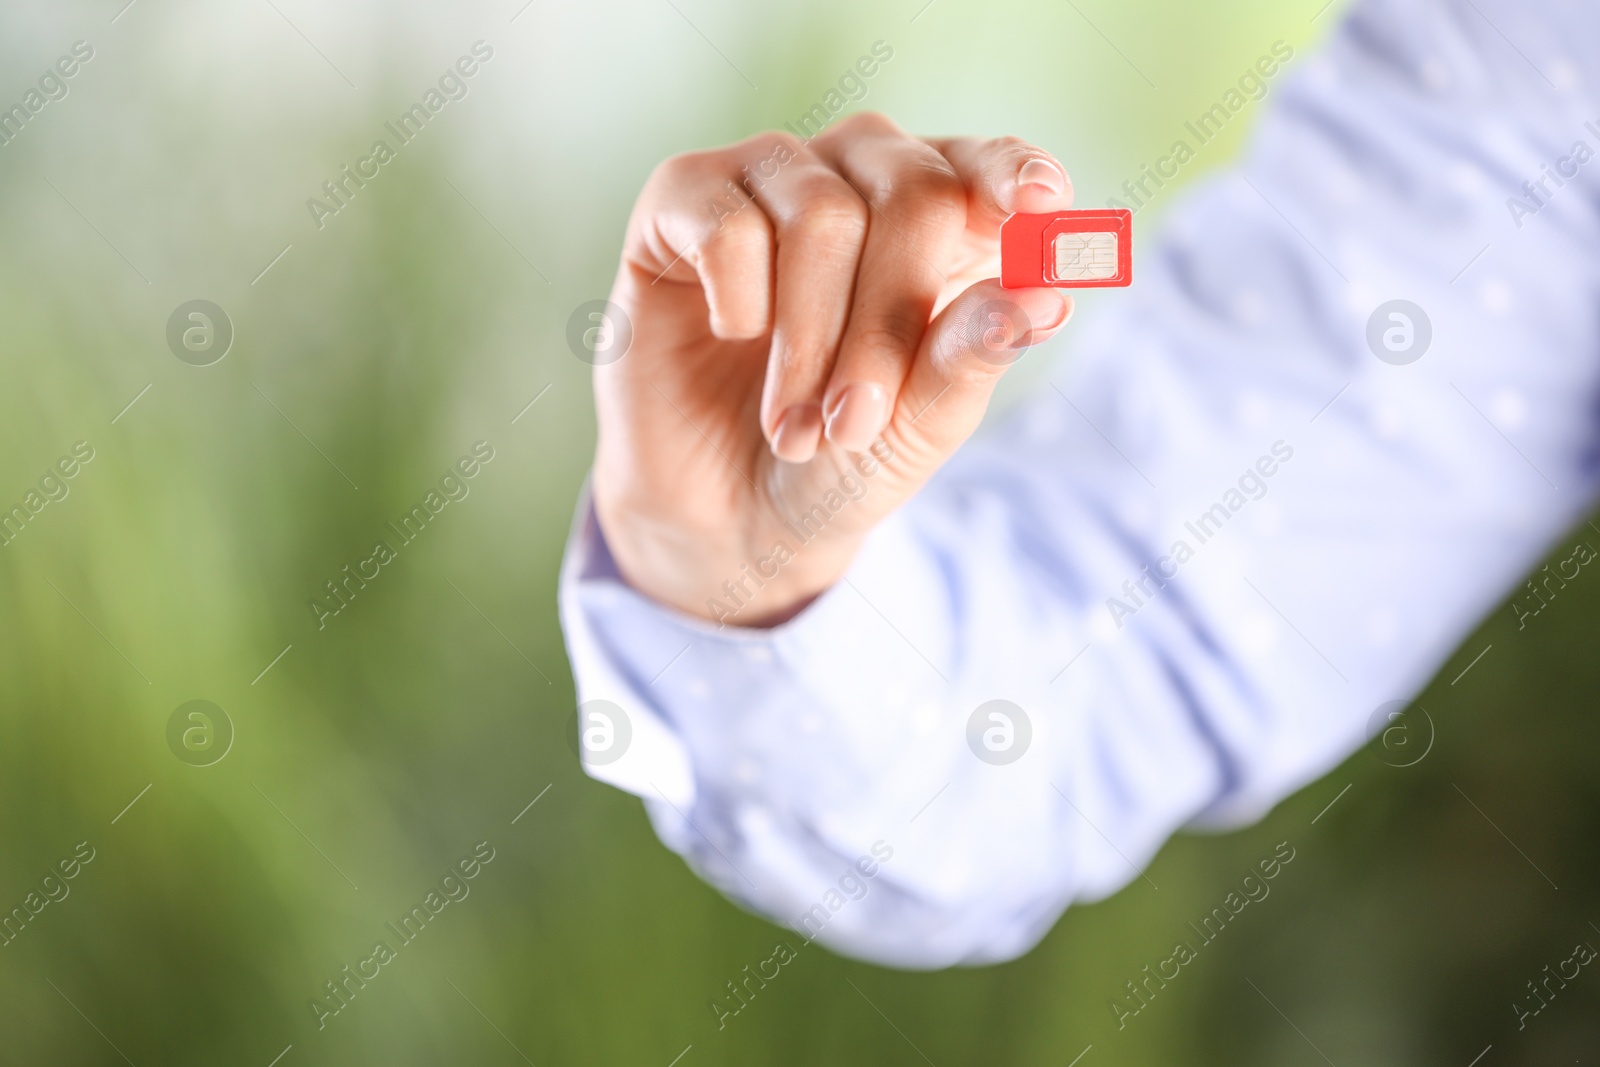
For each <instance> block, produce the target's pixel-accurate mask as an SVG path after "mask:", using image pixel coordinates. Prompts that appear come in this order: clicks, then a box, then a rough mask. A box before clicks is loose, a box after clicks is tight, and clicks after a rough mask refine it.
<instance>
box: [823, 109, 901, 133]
mask: <svg viewBox="0 0 1600 1067" xmlns="http://www.w3.org/2000/svg"><path fill="white" fill-rule="evenodd" d="M834 129H835V130H837V131H838V132H839V133H841V134H845V133H849V134H875V133H900V132H901V131H900V126H899V124H898V123H896V122H895V121H894V120H893V119H891V118H890V117H889V116H888V115H885V114H884V113H883V112H881V111H857V112H855V113H853V114H850V115H846V116H845V117H844V118H842V119H840V120H839V121H838V123H836V124H835V126H834Z"/></svg>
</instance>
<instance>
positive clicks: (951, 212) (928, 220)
mask: <svg viewBox="0 0 1600 1067" xmlns="http://www.w3.org/2000/svg"><path fill="white" fill-rule="evenodd" d="M873 204H874V206H875V207H877V208H879V209H880V210H882V211H884V212H886V213H888V212H892V213H894V214H895V215H896V216H897V217H898V218H902V219H905V220H907V221H908V222H911V223H914V224H920V225H927V226H929V227H932V228H935V229H945V228H951V227H959V226H961V225H963V224H964V223H965V221H966V212H967V195H966V187H965V186H964V185H962V183H961V179H960V178H959V177H958V176H957V175H956V173H955V171H954V170H953V169H951V167H950V165H949V164H947V163H942V162H932V161H926V162H923V161H919V162H917V163H915V164H912V165H911V166H908V167H905V168H902V169H901V170H899V171H897V172H896V173H895V174H894V175H893V177H892V178H890V179H889V180H888V181H886V182H884V183H882V184H880V185H879V186H878V187H876V188H875V189H874V190H873Z"/></svg>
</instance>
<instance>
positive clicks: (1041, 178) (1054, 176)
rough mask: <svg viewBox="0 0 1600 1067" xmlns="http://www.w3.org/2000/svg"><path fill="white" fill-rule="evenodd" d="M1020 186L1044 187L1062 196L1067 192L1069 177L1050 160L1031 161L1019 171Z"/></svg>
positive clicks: (1018, 180)
mask: <svg viewBox="0 0 1600 1067" xmlns="http://www.w3.org/2000/svg"><path fill="white" fill-rule="evenodd" d="M1017 184H1018V185H1042V186H1044V187H1045V188H1046V189H1049V190H1050V191H1051V192H1052V193H1055V194H1056V195H1057V196H1060V195H1061V194H1062V193H1064V192H1066V191H1067V176H1066V175H1065V174H1063V173H1062V171H1061V168H1060V167H1058V166H1056V165H1055V164H1054V163H1052V162H1050V161H1049V160H1048V159H1030V160H1028V161H1027V162H1026V163H1024V164H1023V165H1022V169H1021V170H1019V171H1017Z"/></svg>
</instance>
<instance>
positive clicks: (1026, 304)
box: [1016, 289, 1071, 332]
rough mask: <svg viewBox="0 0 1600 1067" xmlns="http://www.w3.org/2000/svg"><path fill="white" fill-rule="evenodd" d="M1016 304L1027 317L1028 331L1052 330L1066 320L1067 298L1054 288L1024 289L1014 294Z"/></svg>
mask: <svg viewBox="0 0 1600 1067" xmlns="http://www.w3.org/2000/svg"><path fill="white" fill-rule="evenodd" d="M1016 300H1017V306H1018V307H1020V308H1021V309H1022V313H1023V314H1024V315H1026V316H1027V317H1028V326H1029V327H1030V332H1037V331H1039V330H1053V329H1055V328H1056V327H1057V326H1060V325H1061V324H1062V323H1063V322H1065V321H1067V309H1068V308H1069V307H1070V306H1071V305H1070V304H1069V303H1068V298H1067V297H1066V296H1064V295H1062V294H1061V293H1058V292H1056V291H1055V290H1054V289H1024V290H1022V291H1021V292H1019V293H1018V294H1017V296H1016Z"/></svg>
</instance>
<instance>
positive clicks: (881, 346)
mask: <svg viewBox="0 0 1600 1067" xmlns="http://www.w3.org/2000/svg"><path fill="white" fill-rule="evenodd" d="M927 325H928V323H927V321H926V320H925V319H924V318H922V317H921V316H919V315H917V314H916V312H915V311H913V310H912V309H910V308H895V309H884V310H882V311H879V312H877V313H876V314H874V315H873V317H872V319H871V321H869V322H867V323H865V324H863V325H862V327H861V329H860V332H859V333H858V334H857V335H856V341H857V343H858V344H859V345H860V346H861V347H862V348H865V349H868V350H870V351H875V352H891V353H903V352H906V351H908V350H912V349H915V348H916V347H917V345H919V344H920V343H921V342H922V333H923V331H924V330H925V329H927Z"/></svg>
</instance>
